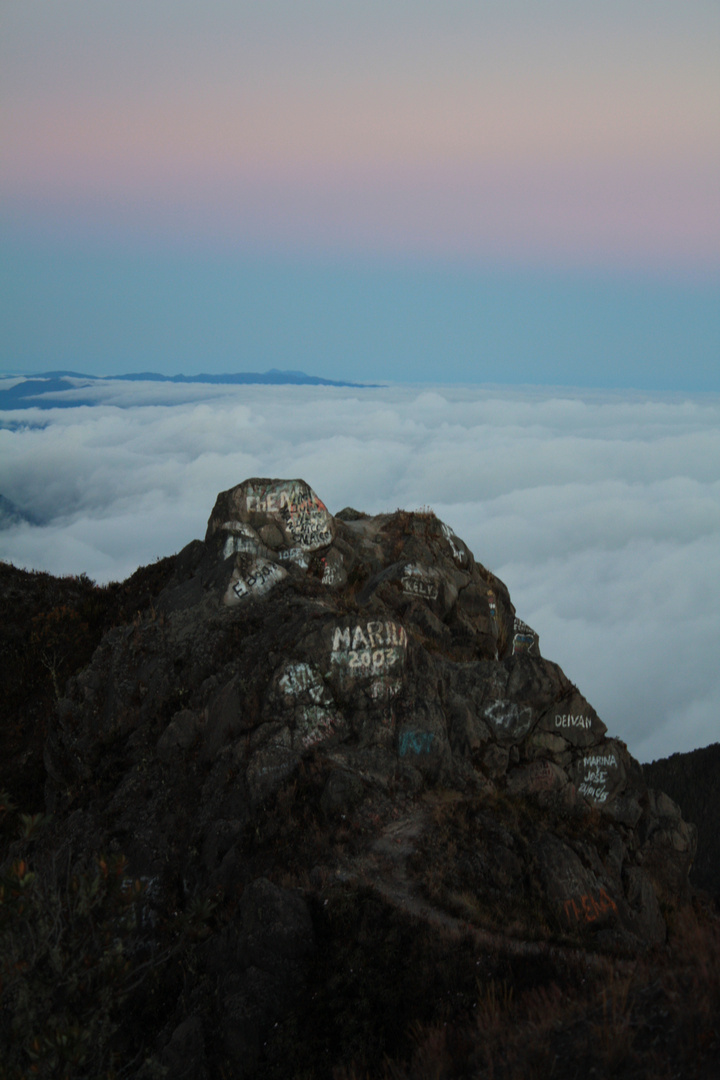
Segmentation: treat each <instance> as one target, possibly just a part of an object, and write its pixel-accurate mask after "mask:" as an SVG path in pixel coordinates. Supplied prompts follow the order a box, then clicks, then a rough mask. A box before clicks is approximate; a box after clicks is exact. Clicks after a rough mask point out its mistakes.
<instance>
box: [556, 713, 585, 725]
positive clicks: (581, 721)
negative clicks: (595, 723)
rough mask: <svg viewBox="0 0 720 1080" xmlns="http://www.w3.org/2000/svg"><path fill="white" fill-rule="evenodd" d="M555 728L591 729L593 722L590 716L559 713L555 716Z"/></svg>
mask: <svg viewBox="0 0 720 1080" xmlns="http://www.w3.org/2000/svg"><path fill="white" fill-rule="evenodd" d="M555 727H580V728H591V727H592V720H591V718H590V717H589V716H571V715H569V714H567V715H566V714H564V713H563V715H562V716H561V715H560V714H559V713H558V714H556V716H555Z"/></svg>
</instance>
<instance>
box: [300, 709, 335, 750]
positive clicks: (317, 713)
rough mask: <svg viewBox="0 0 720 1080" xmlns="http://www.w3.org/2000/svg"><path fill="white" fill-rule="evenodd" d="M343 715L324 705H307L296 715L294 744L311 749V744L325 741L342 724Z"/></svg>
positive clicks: (303, 748) (315, 744) (304, 748)
mask: <svg viewBox="0 0 720 1080" xmlns="http://www.w3.org/2000/svg"><path fill="white" fill-rule="evenodd" d="M342 719H343V718H342V717H341V716H339V715H338V714H337V713H335V712H331V711H330V710H329V709H327V708H325V706H323V705H306V706H305V707H304V708H301V709H300V710H299V712H298V715H297V717H296V720H295V723H296V728H295V734H294V736H293V746H295V747H297V748H299V749H301V750H309V749H310V747H311V746H317V745H318V743H321V742H325V740H326V739H329V738H330V737H331V736H332V735H334V734H335V733H336V731H337V730H338V728H339V727H340V726H341V724H342Z"/></svg>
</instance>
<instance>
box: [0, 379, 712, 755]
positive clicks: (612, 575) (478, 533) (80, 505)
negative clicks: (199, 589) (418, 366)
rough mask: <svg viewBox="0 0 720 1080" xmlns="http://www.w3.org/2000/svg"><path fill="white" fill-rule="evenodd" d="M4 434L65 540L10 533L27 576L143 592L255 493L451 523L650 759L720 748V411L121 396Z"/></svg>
mask: <svg viewBox="0 0 720 1080" xmlns="http://www.w3.org/2000/svg"><path fill="white" fill-rule="evenodd" d="M0 420H2V421H3V422H4V424H5V425H6V426H4V427H2V428H0V492H1V493H2V494H3V495H4V496H6V497H7V498H9V499H11V500H12V501H13V502H14V503H15V504H17V505H18V506H19V507H20V509H21V510H23V511H25V512H26V513H28V514H29V515H31V516H33V517H34V518H35V519H37V520H41V521H42V522H44V524H42V525H40V526H35V525H29V524H21V525H16V526H13V527H11V528H9V529H7V530H5V531H4V532H2V533H0V557H2V558H5V559H9V560H11V561H13V562H14V563H15V564H16V565H23V566H28V567H35V568H38V569H47V570H50V571H52V572H54V573H60V574H63V573H80V572H81V571H85V572H87V573H88V574H90V576H92V577H94V578H96V579H97V580H100V581H107V580H111V579H119V578H123V577H125V576H126V575H127V574H128V573H130V572H131V571H132V570H133V569H134V568H135V567H136V566H138V565H139V564H142V563H147V562H149V561H151V560H152V559H154V558H155V557H157V556H162V555H167V554H170V553H172V552H174V551H177V550H178V549H179V548H181V547H182V546H183V545H184V544H186V543H187V542H189V541H190V540H191V539H193V538H194V537H197V536H203V535H204V531H205V524H206V521H207V518H208V516H209V514H210V511H211V509H212V505H213V502H214V499H215V495H216V493H217V492H218V491H221V490H223V489H225V488H228V487H231V486H232V485H233V484H236V483H238V482H239V481H240V480H243V479H245V478H246V477H249V476H285V477H302V478H304V479H305V480H307V481H308V482H309V483H310V484H311V485H312V486H313V487H314V489H315V490H316V491H317V493H318V494H319V495H320V497H321V498H322V499H323V500H324V501H325V502H326V503H327V504H328V506H329V508H330V509H331V510H333V511H337V510H339V509H341V508H342V507H343V506H346V505H348V504H350V505H354V506H355V507H357V508H358V509H363V510H366V511H367V512H369V513H376V512H380V511H385V510H394V509H396V508H397V507H405V508H407V509H415V508H418V507H420V506H427V505H430V506H432V507H433V509H434V510H435V512H436V513H437V514H438V515H439V516H440V517H441V518H442V519H443V520H444V521H446V522H448V524H450V525H452V527H453V528H454V529H455V531H456V532H457V533H458V534H459V535H460V536H461V537H462V538H463V539H464V540H465V541H466V542H467V543H468V544H469V546H470V548H471V549H472V550H473V551H474V553H475V555H476V557H477V559H478V560H479V561H481V562H482V563H484V564H485V565H486V566H488V567H490V569H492V570H493V571H494V572H495V573H497V574H498V575H499V576H500V577H501V578H502V579H503V580H504V581H505V582H506V583H507V585H508V587H509V588H510V592H511V596H512V598H513V601H514V603H515V605H516V607H517V609H518V614H519V615H520V616H521V617H522V618H523V619H525V620H526V621H527V622H529V623H530V624H531V625H532V626H533V627H534V628H535V629H536V630H537V631H538V632H539V634H540V639H541V648H542V651H543V654H544V655H545V656H547V657H549V658H551V659H553V660H556V661H557V662H558V663H560V664H561V666H562V667H563V668H564V670H565V671H566V673H567V674H568V676H569V677H570V678H571V679H573V680H574V681H575V682H576V683H577V684H578V685H579V686H580V688H581V689H582V691H583V692H584V693H585V694H586V696H587V697H588V698H589V699H590V700H591V701H592V703H593V704H594V705H595V707H596V708H597V709H598V711H599V713H600V715H601V716H602V717H603V719H604V720H605V722H606V723H607V724H608V726H609V728H610V730H611V732H613V733H614V734H617V735H618V736H620V737H621V738H624V739H625V740H626V741H627V742H628V745H629V746H630V749H631V750H632V752H633V753H635V754H636V755H637V756H638V757H640V759H641V760H650V759H651V758H653V757H658V756H662V755H665V754H667V753H671V752H673V751H675V750H688V749H691V748H693V747H695V746H701V745H706V744H707V743H709V742H712V741H715V740H717V738H718V730H719V726H718V718H719V717H720V666H719V665H718V664H717V660H716V656H717V650H718V642H719V641H720V615H719V614H718V612H719V611H720V480H719V479H718V478H719V477H720V399H719V398H718V397H717V396H716V395H712V396H710V395H707V396H693V397H686V398H680V397H670V396H664V397H661V396H655V397H653V398H648V397H643V396H640V395H628V394H624V395H621V394H614V395H613V394H599V393H596V394H588V393H583V394H580V393H572V392H559V391H558V390H553V391H533V390H506V389H497V390H494V389H487V388H485V389H478V388H459V387H453V388H438V387H428V388H424V389H418V388H413V389H410V388H398V387H394V388H387V389H381V390H367V391H357V390H336V389H329V388H320V389H318V388H314V387H308V388H304V387H301V388H298V387H287V388H283V387H279V388H278V387H239V388H233V389H228V388H224V387H223V388H217V387H212V388H211V387H207V388H199V387H187V386H166V385H164V386H158V385H157V384H118V383H114V384H108V385H107V386H105V387H103V389H102V393H98V404H97V405H95V406H93V407H87V406H86V407H80V408H65V409H58V410H56V411H55V410H52V411H47V410H43V411H42V412H40V411H39V410H37V411H36V410H23V412H22V414H20V413H13V414H11V413H5V414H2V415H0Z"/></svg>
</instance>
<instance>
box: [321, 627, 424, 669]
mask: <svg viewBox="0 0 720 1080" xmlns="http://www.w3.org/2000/svg"><path fill="white" fill-rule="evenodd" d="M407 640H408V639H407V633H406V631H405V628H404V627H403V626H399V625H398V623H394V622H381V621H380V620H377V621H373V620H371V621H370V622H368V623H367V625H366V626H364V627H363V626H360V625H359V624H358V625H357V626H355V627H350V626H347V627H339V626H336V627H335V629H334V631H333V642H332V654H331V657H330V659H331V662H332V663H334V664H338V665H341V666H346V667H347V669H348V671H350V672H351V673H352V674H354V675H381V674H385V673H386V672H388V671H390V670H392V669H394V668H397V667H399V666H400V665H401V664H402V663H403V660H404V659H405V649H406V648H407Z"/></svg>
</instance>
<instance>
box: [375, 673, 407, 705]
mask: <svg viewBox="0 0 720 1080" xmlns="http://www.w3.org/2000/svg"><path fill="white" fill-rule="evenodd" d="M401 690H402V679H391V678H389V677H388V676H385V677H383V678H380V679H373V681H372V682H371V683H370V686H369V687H368V692H369V694H370V697H371V698H372V700H373V701H389V700H390V699H391V698H394V697H397V695H398V694H399V693H400V691H401Z"/></svg>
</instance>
